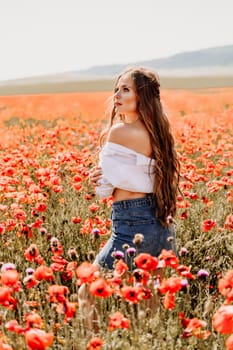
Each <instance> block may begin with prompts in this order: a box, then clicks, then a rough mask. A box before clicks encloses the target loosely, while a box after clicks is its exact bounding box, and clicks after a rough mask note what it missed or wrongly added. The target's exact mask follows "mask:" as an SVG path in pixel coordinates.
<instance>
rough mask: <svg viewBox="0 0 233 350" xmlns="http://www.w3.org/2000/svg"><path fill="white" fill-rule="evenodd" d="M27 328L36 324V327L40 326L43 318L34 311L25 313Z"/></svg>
mask: <svg viewBox="0 0 233 350" xmlns="http://www.w3.org/2000/svg"><path fill="white" fill-rule="evenodd" d="M25 319H26V323H27V326H26V327H27V328H31V327H33V326H36V327H37V328H41V327H42V324H43V320H42V318H41V317H40V315H38V314H37V313H36V312H33V313H30V314H26V315H25Z"/></svg>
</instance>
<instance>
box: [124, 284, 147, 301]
mask: <svg viewBox="0 0 233 350" xmlns="http://www.w3.org/2000/svg"><path fill="white" fill-rule="evenodd" d="M121 295H122V296H123V298H124V299H125V300H127V301H129V302H131V303H135V304H136V303H139V301H140V299H141V296H142V288H141V287H140V286H136V287H131V286H125V287H122V288H121Z"/></svg>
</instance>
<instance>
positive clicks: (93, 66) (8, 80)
mask: <svg viewBox="0 0 233 350" xmlns="http://www.w3.org/2000/svg"><path fill="white" fill-rule="evenodd" d="M228 46H233V43H232V44H227V45H222V46H211V47H206V48H203V49H199V50H198V49H197V50H188V51H181V52H177V53H175V54H173V55H169V56H163V57H156V58H150V59H148V60H143V61H144V62H145V61H151V60H157V59H166V58H170V57H173V56H176V55H182V54H186V53H192V52H198V51H202V50H208V49H217V48H223V47H228ZM136 63H139V61H138V62H127V63H124V62H121V63H119V62H115V63H109V64H102V65H101V64H99V65H97V64H96V65H92V66H89V67H86V68H85V69H80V70H64V71H51V72H48V73H41V74H39V75H29V76H22V77H19V78H12V79H5V80H0V83H1V84H2V83H5V82H6V83H7V82H11V81H12V82H13V81H18V80H19V81H20V80H27V79H37V78H43V77H46V76H53V75H55V76H56V75H59V74H66V73H67V74H68V73H72V72H75V73H83V72H86V71H87V70H89V69H92V68H96V67H105V66H106V67H109V66H114V65H131V64H136ZM224 68H225V67H223V68H222V69H223V71H224ZM193 70H194V71H195V70H197V71H202V67H201V68H196V69H193ZM175 71H180V74H181V76H182V71H184V72H185V71H191V69H187V68H182V69H180V70H179V69H177V70H175ZM175 75H176V74H175ZM169 76H173V74H172V73H170V74H169ZM90 79H91V76H90Z"/></svg>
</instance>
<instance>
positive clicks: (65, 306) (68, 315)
mask: <svg viewBox="0 0 233 350" xmlns="http://www.w3.org/2000/svg"><path fill="white" fill-rule="evenodd" d="M77 306H78V303H77V302H70V301H67V300H65V302H64V303H59V304H58V306H57V308H56V311H57V312H58V313H60V314H65V319H64V322H65V323H66V322H69V321H70V320H71V319H72V318H73V317H74V316H75V313H76V309H77Z"/></svg>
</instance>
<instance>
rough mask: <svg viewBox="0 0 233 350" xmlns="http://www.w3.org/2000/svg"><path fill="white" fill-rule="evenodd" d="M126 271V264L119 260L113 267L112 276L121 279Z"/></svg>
mask: <svg viewBox="0 0 233 350" xmlns="http://www.w3.org/2000/svg"><path fill="white" fill-rule="evenodd" d="M128 269H129V268H128V266H127V264H126V263H125V262H124V261H123V260H122V259H120V260H118V261H117V262H116V263H115V265H114V276H118V277H122V276H123V275H124V274H125V273H126V271H128Z"/></svg>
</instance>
